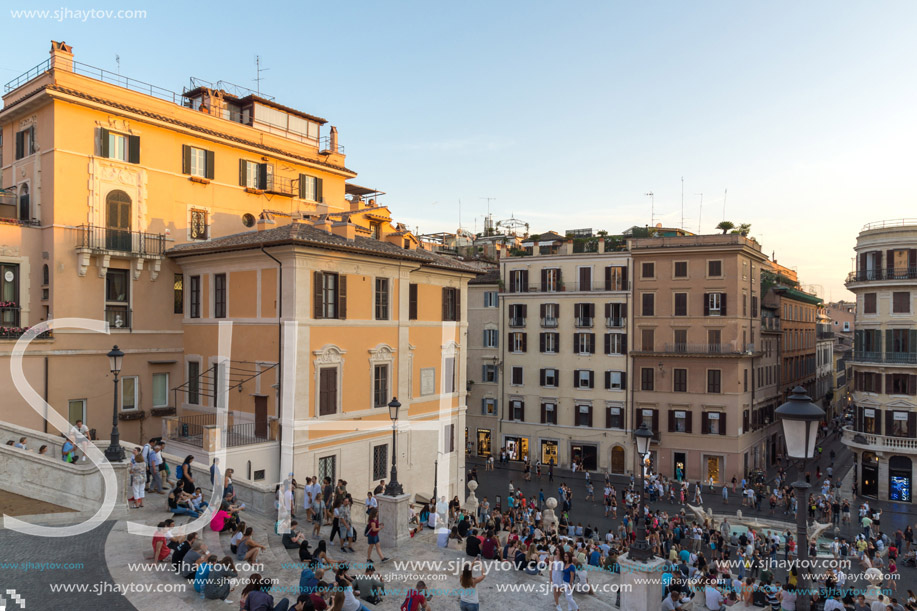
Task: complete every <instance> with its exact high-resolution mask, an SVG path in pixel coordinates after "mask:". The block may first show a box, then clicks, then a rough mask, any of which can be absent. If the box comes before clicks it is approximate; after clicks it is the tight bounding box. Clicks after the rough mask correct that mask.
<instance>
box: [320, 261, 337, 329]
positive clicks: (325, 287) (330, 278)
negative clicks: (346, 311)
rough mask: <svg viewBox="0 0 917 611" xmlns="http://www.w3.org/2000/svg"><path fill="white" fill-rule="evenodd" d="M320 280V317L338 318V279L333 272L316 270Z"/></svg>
mask: <svg viewBox="0 0 917 611" xmlns="http://www.w3.org/2000/svg"><path fill="white" fill-rule="evenodd" d="M317 273H318V274H319V275H320V280H321V285H320V286H321V317H322V318H338V280H339V278H340V277H339V276H338V275H337V274H335V273H333V272H317Z"/></svg>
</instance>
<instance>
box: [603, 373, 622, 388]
mask: <svg viewBox="0 0 917 611" xmlns="http://www.w3.org/2000/svg"><path fill="white" fill-rule="evenodd" d="M605 390H624V372H623V371H606V372H605Z"/></svg>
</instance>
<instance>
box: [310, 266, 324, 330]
mask: <svg viewBox="0 0 917 611" xmlns="http://www.w3.org/2000/svg"><path fill="white" fill-rule="evenodd" d="M323 313H324V312H323V308H322V273H321V272H313V273H312V318H316V319H319V318H323Z"/></svg>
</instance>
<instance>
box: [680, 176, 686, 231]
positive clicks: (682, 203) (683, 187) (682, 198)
mask: <svg viewBox="0 0 917 611" xmlns="http://www.w3.org/2000/svg"><path fill="white" fill-rule="evenodd" d="M680 227H681V228H682V229H684V228H685V177H684V176H682V177H681V225H680Z"/></svg>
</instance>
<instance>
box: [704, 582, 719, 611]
mask: <svg viewBox="0 0 917 611" xmlns="http://www.w3.org/2000/svg"><path fill="white" fill-rule="evenodd" d="M704 601H705V602H706V606H707V609H710V611H720V609H722V608H723V595H722V594H720V591H719V590H717V589H716V588H714V587H713V585H712V584H707V587H706V588H704Z"/></svg>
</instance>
